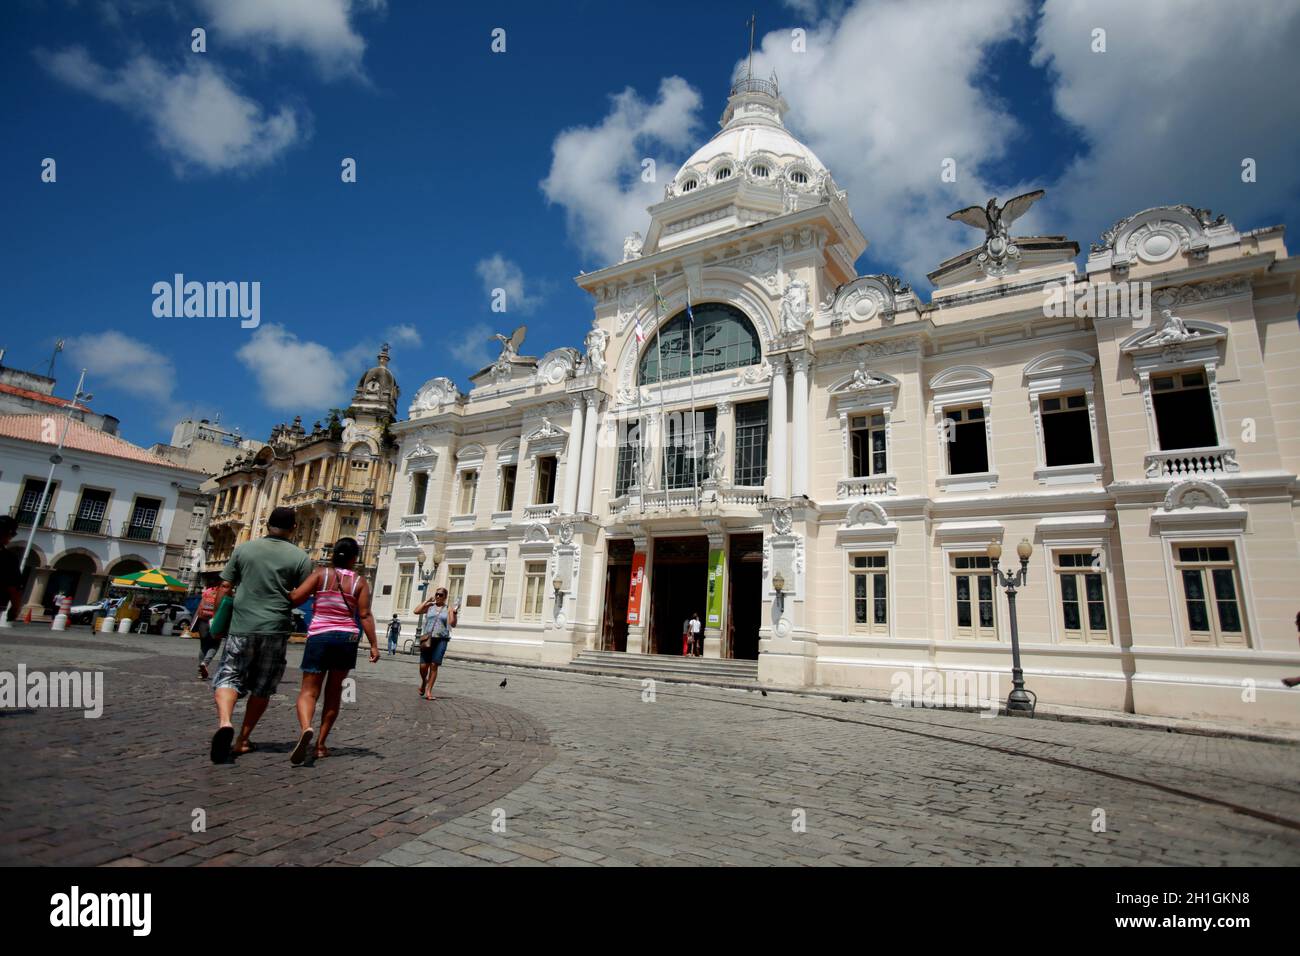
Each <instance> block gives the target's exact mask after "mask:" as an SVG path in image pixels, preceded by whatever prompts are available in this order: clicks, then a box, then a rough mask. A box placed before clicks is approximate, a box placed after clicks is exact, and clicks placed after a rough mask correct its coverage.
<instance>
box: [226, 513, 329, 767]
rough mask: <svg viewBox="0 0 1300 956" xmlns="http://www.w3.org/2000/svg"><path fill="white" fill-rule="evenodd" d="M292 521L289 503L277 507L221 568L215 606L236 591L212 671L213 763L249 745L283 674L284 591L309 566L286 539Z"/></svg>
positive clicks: (288, 606)
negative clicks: (260, 531) (240, 717)
mask: <svg viewBox="0 0 1300 956" xmlns="http://www.w3.org/2000/svg"><path fill="white" fill-rule="evenodd" d="M295 521H296V519H295V516H294V511H293V509H292V508H276V509H275V510H274V511H272V512H271V517H269V518H268V519H267V520H266V537H265V538H260V539H258V540H257V541H246V542H244V543H243V544H241V545H240V546H239V547H237V548H236V549H235V551H234V553H233V554H231V556H230V561H229V562H228V563H227V564H226V568H225V570H224V571H222V572H221V589H220V593H219V594H218V596H217V604H218V606H220V604H221V601H222V599H224V598H225V597H226V596H228V595H229V594H230V592H231V591H232V590H233V589H235V588H238V589H239V596H238V598H237V599H236V600H235V606H234V613H233V615H232V617H231V621H230V631H229V633H228V634H227V635H226V647H225V650H224V651H223V652H222V655H221V663H220V664H219V665H217V672H216V674H214V675H213V677H212V690H213V697H214V698H215V699H216V702H217V720H218V727H217V732H216V733H215V734H214V735H213V737H212V753H211V756H212V762H213V763H225V762H226V761H227V760H229V759H230V756H231V754H234V755H235V756H239V755H240V754H245V753H248V752H249V751H250V750H252V749H253V745H252V743H250V742H249V739H248V738H249V736H250V735H251V734H252V733H253V728H254V727H256V726H257V722H258V720H260V719H261V717H262V714H263V713H265V712H266V705H267V704H268V703H270V698H271V695H272V694H274V693H275V691H276V688H277V687H279V685H280V678H281V677H283V676H284V665H285V648H286V647H287V645H288V643H289V633H290V631H292V630H293V605H292V603H290V601H289V594H290V592H292V591H293V590H294V588H296V587H298V585H300V584H302V582H303V581H305V580H307V577H308V575H310V574H311V572H312V563H311V558H309V557H308V556H307V552H305V551H303V550H302V549H301V548H299V547H298V546H297V545H295V544H294V543H293V542H291V541H290V540H289V536H290V535H291V534H293V528H294V524H295ZM245 694H247V695H248V705H247V706H246V707H245V708H244V724H243V726H242V727H241V728H240V730H239V739H238V740H235V727H234V724H233V722H232V719H231V718H232V715H233V714H234V711H235V701H236V700H238V699H239V698H240V697H243V696H244V695H245Z"/></svg>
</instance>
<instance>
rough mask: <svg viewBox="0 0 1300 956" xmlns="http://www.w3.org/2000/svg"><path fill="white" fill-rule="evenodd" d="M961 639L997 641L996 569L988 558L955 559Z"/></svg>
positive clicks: (956, 597) (956, 603)
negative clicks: (994, 579) (994, 584)
mask: <svg viewBox="0 0 1300 956" xmlns="http://www.w3.org/2000/svg"><path fill="white" fill-rule="evenodd" d="M952 578H953V597H954V601H955V605H954V610H955V611H956V618H957V637H962V638H971V639H972V640H977V641H995V640H997V637H998V630H997V615H996V614H995V613H994V609H993V596H994V593H995V589H994V586H993V569H992V565H991V563H990V562H989V559H988V556H987V555H982V554H980V555H977V554H960V555H953V556H952Z"/></svg>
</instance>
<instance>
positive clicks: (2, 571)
mask: <svg viewBox="0 0 1300 956" xmlns="http://www.w3.org/2000/svg"><path fill="white" fill-rule="evenodd" d="M16 534H18V522H17V521H15V520H14V519H13V518H12V517H11V516H9V515H0V614H6V615H8V617H9V620H11V621H12V620H14V619H15V618H17V617H18V606H19V605H20V604H22V603H23V569H22V568H21V567H20V560H21V559H20V558H19V557H18V555H16V554H14V552H12V551H10V550H9V542H10V541H12V540H13V539H14V536H15V535H16Z"/></svg>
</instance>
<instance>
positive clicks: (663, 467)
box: [653, 272, 668, 508]
mask: <svg viewBox="0 0 1300 956" xmlns="http://www.w3.org/2000/svg"><path fill="white" fill-rule="evenodd" d="M653 277H654V287H655V349H656V350H657V352H658V355H659V382H658V384H659V438H660V443H661V444H662V445H663V454H662V455H661V456H660V459H661V463H660V471H661V473H662V475H663V479H662V483H661V484H660V486H659V488H660V490H661V491H662V492H663V493H664V507H665V508H666V507H667V506H668V443H667V442H666V441H663V437H664V433H665V432H666V431H667V430H668V418H667V415H666V414H665V412H664V337H663V321H662V320H663V313H662V311H661V310H660V308H659V304H660V302H662V301H663V300H662V299H661V298H660V297H659V273H657V272H656V273H654V274H653Z"/></svg>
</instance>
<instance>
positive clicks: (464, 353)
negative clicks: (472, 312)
mask: <svg viewBox="0 0 1300 956" xmlns="http://www.w3.org/2000/svg"><path fill="white" fill-rule="evenodd" d="M492 341H493V340H492V328H491V326H489V325H487V324H486V323H484V322H475V323H474V324H473V325H471V326H470V327H469V328H467V329H465V330H464V332H463V333H462V336H461V338H460V340H459V341H454V342H452V343H451V344H450V345H448V347H447V351H448V352H450V353H451V357H452V358H454V359H455V360H456V361H457V362H459V363H460V364H461V365H464V366H465V367H466V368H469V369H473V370H474V371H476V372H477V371H478V370H479V369H481V368H484V367H485V366H488V365H491V364H492V360H493V355H492V350H491V348H490V347H489V346H490V344H492Z"/></svg>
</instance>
